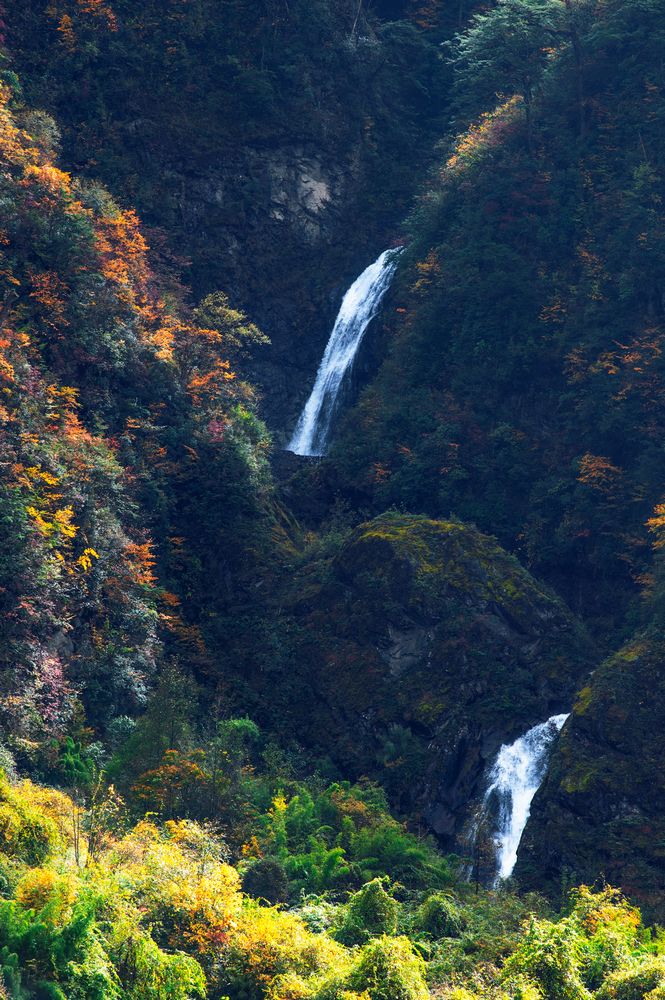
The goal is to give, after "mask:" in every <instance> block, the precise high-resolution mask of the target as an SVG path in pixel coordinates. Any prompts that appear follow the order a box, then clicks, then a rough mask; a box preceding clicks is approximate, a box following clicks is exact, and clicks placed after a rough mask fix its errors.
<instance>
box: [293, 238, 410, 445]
mask: <svg viewBox="0 0 665 1000" xmlns="http://www.w3.org/2000/svg"><path fill="white" fill-rule="evenodd" d="M400 253H401V250H399V249H397V250H385V251H384V252H383V253H382V254H381V256H380V257H379V258H378V260H376V261H374V263H373V264H370V266H369V267H368V268H366V269H365V270H364V271H363V273H362V274H361V275H360V277H359V278H357V279H356V280H355V281H354V283H353V284H352V285H351V287H350V288H349V290H348V292H347V293H346V295H345V296H344V299H343V301H342V305H341V307H340V310H339V313H338V314H337V319H336V320H335V325H334V327H333V330H332V333H331V334H330V339H329V340H328V344H327V347H326V349H325V353H324V355H323V359H322V361H321V364H320V365H319V370H318V372H317V375H316V381H315V383H314V388H313V389H312V392H311V394H310V397H309V399H308V400H307V402H306V404H305V407H304V409H303V411H302V413H301V414H300V419H299V420H298V423H297V425H296V429H295V431H294V432H293V437H292V438H291V440H290V442H289V444H288V446H287V450H288V451H292V452H294V453H295V454H296V455H323V454H325V450H326V447H327V445H328V440H329V437H330V431H331V428H332V424H333V419H334V417H335V415H336V413H337V409H338V406H339V402H340V391H341V389H342V387H343V385H344V381H345V377H346V375H347V374H348V373H350V371H351V368H352V367H353V362H354V361H355V358H356V355H357V353H358V348H359V347H360V344H361V341H362V339H363V337H364V335H365V332H366V330H367V327H368V326H369V324H370V323H371V321H372V320H373V319H374V317H375V316H376V315H377V313H378V311H379V307H380V305H381V301H382V299H383V297H384V295H385V294H386V292H387V291H388V288H389V287H390V282H391V280H392V276H393V274H394V273H395V268H396V267H397V257H398V255H399V254H400Z"/></svg>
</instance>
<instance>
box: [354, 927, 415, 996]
mask: <svg viewBox="0 0 665 1000" xmlns="http://www.w3.org/2000/svg"><path fill="white" fill-rule="evenodd" d="M348 985H349V987H350V988H351V989H352V990H354V991H355V992H356V993H365V992H366V993H367V994H368V995H369V997H370V998H371V1000H426V998H427V997H428V996H429V992H428V990H427V986H426V984H425V963H424V962H423V960H422V958H420V956H419V955H416V953H415V952H414V950H413V948H412V947H411V942H410V941H409V940H408V938H405V937H396V938H391V937H381V938H377V939H376V940H375V941H370V943H369V944H367V945H365V947H364V948H363V949H362V951H361V953H360V956H359V958H358V961H357V962H356V965H355V967H354V969H353V971H352V972H351V975H350V976H349V979H348Z"/></svg>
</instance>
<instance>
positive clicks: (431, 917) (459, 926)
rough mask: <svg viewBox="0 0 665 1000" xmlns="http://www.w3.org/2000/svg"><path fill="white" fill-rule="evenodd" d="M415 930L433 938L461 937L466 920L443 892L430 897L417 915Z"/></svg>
mask: <svg viewBox="0 0 665 1000" xmlns="http://www.w3.org/2000/svg"><path fill="white" fill-rule="evenodd" d="M414 930H418V931H423V932H424V933H425V934H429V935H431V937H433V938H443V937H451V938H454V937H459V936H460V934H461V933H462V931H463V930H464V918H463V917H462V914H461V913H460V910H459V907H458V906H457V905H456V903H455V902H454V900H453V899H451V898H450V896H446V895H444V894H443V893H441V892H437V893H434V894H433V895H432V896H428V897H427V899H426V900H425V902H424V903H423V904H422V906H421V907H420V908H419V909H418V912H417V913H416V918H415V920H414Z"/></svg>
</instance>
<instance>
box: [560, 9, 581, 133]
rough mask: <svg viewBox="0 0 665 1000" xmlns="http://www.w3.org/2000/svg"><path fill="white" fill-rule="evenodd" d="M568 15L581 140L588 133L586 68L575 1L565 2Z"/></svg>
mask: <svg viewBox="0 0 665 1000" xmlns="http://www.w3.org/2000/svg"><path fill="white" fill-rule="evenodd" d="M564 3H565V5H566V13H567V14H568V29H569V32H570V42H571V46H572V49H573V59H574V60H575V85H576V90H577V114H578V121H579V135H580V139H583V138H584V135H585V133H586V107H585V103H586V101H585V96H584V67H583V60H582V46H581V43H580V36H579V32H578V30H577V25H576V24H575V10H574V3H573V0H564Z"/></svg>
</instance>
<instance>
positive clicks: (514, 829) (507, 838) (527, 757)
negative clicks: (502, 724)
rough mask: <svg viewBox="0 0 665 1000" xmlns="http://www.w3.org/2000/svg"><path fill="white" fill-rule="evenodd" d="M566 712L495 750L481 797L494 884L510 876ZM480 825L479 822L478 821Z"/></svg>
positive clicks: (566, 716) (565, 717)
mask: <svg viewBox="0 0 665 1000" xmlns="http://www.w3.org/2000/svg"><path fill="white" fill-rule="evenodd" d="M567 718H568V715H567V714H565V715H553V716H552V717H551V718H550V719H548V720H547V722H541V723H539V724H538V725H537V726H534V727H533V729H530V730H529V731H528V732H527V733H525V734H524V736H520V737H519V739H517V740H515V742H514V743H511V744H504V745H503V746H502V747H501V749H500V750H499V752H498V754H497V756H496V760H495V761H494V764H493V765H492V769H491V770H490V773H489V784H488V787H487V791H486V792H485V796H484V799H483V804H482V810H481V814H482V817H483V820H484V821H485V822H486V823H488V825H490V828H493V829H494V835H493V841H494V847H495V849H496V878H495V881H494V884H495V885H498V884H499V883H500V882H502V881H503V880H504V879H507V878H510V876H511V875H512V873H513V869H514V867H515V863H516V862H517V849H518V847H519V845H520V840H521V839H522V834H523V832H524V827H525V826H526V823H527V820H528V818H529V813H530V811H531V802H532V801H533V797H534V795H535V794H536V792H537V791H538V789H539V788H540V785H541V784H542V781H543V779H544V777H545V775H546V773H547V766H548V764H549V759H550V754H551V752H552V748H553V746H554V744H555V743H556V740H557V738H558V736H559V733H560V732H561V729H562V727H563V724H564V722H565V721H566V719H567ZM479 826H480V824H479Z"/></svg>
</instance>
